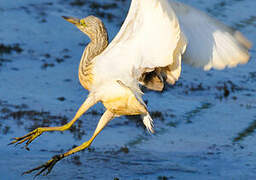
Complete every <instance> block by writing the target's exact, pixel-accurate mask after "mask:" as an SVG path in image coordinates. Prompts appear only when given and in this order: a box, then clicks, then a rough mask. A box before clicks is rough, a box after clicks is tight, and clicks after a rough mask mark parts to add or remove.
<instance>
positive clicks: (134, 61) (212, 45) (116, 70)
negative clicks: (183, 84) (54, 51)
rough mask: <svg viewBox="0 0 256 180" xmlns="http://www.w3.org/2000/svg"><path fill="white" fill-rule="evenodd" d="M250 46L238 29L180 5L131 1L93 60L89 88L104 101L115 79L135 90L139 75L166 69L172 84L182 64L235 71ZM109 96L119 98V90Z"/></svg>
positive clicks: (168, 1) (169, 0) (167, 0)
mask: <svg viewBox="0 0 256 180" xmlns="http://www.w3.org/2000/svg"><path fill="white" fill-rule="evenodd" d="M250 47H251V44H250V42H249V41H248V40H247V39H246V38H245V37H243V35H242V34H241V33H239V32H238V31H235V30H233V29H231V28H229V27H227V26H226V25H224V24H222V23H220V22H219V21H217V20H215V19H213V18H211V17H209V16H207V15H206V14H205V13H203V12H200V11H198V10H196V9H194V8H192V7H190V6H187V5H184V4H182V3H180V2H176V1H174V0H157V1H155V0H154V1H153V0H132V3H131V7H130V11H129V13H128V16H127V18H126V20H125V22H124V24H123V26H122V27H121V30H120V31H119V33H118V34H117V36H116V37H115V38H114V40H113V41H112V42H111V44H110V45H109V46H108V47H107V48H106V50H105V51H103V53H101V54H100V55H99V56H97V57H96V58H95V59H94V61H95V68H94V74H95V87H94V88H92V89H95V91H97V92H98V93H99V91H100V90H99V89H102V93H100V94H101V95H102V96H103V98H107V99H108V98H109V95H110V94H111V93H110V94H109V93H106V90H107V89H111V90H110V91H112V89H113V87H114V86H113V83H115V81H116V80H120V81H122V82H123V83H124V84H125V85H127V86H128V87H133V88H136V89H139V87H138V85H139V83H140V84H144V83H143V82H142V81H140V77H141V76H142V74H143V73H145V72H150V71H154V70H155V69H156V68H164V67H169V71H168V72H166V73H165V75H166V80H167V82H169V83H172V84H174V83H175V81H177V80H178V78H179V76H180V72H181V64H182V62H184V63H187V64H190V65H192V66H195V67H202V68H204V69H205V70H209V69H211V68H215V69H223V68H225V67H234V66H236V65H238V64H244V63H246V62H247V61H248V60H249V54H248V49H249V48H250ZM182 54H183V56H182ZM134 69H135V71H136V72H137V73H136V76H134V73H132V71H133V70H134ZM163 73H164V72H162V73H161V74H163ZM161 74H160V75H161ZM98 86H100V88H99V87H98ZM112 95H113V94H112ZM105 96H107V97H105ZM113 96H119V95H118V92H115V94H114V95H113ZM100 99H101V97H100ZM144 124H145V125H146V127H147V128H148V129H152V127H149V125H150V124H152V123H149V122H145V120H144Z"/></svg>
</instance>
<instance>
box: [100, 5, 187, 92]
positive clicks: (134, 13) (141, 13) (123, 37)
mask: <svg viewBox="0 0 256 180" xmlns="http://www.w3.org/2000/svg"><path fill="white" fill-rule="evenodd" d="M185 46H186V40H185V37H184V35H183V34H182V32H181V30H180V26H179V22H178V19H177V17H176V15H175V13H174V11H173V9H172V7H171V6H170V4H169V2H168V0H132V3H131V7H130V10H129V13H128V16H127V18H126V20H125V22H124V24H123V26H122V27H121V30H120V31H119V33H118V34H117V36H116V37H115V38H114V39H113V41H112V42H111V43H110V45H109V46H108V47H107V48H106V50H105V51H104V52H103V53H102V54H101V55H100V56H101V57H102V59H100V60H97V61H98V63H101V65H99V66H101V67H102V70H98V71H99V72H100V71H103V68H107V69H113V66H115V67H116V69H115V71H110V72H108V76H111V77H113V76H122V77H121V78H122V81H124V82H125V84H128V83H129V82H127V81H129V79H128V78H127V79H125V78H126V77H125V75H124V74H125V73H126V72H129V73H132V71H133V69H135V71H136V73H135V74H136V75H137V78H138V79H139V81H140V82H141V83H143V84H145V85H147V84H146V83H147V82H146V79H148V78H147V77H146V75H147V73H150V72H153V71H155V70H156V68H159V67H161V68H163V67H166V69H165V70H164V71H166V72H169V71H170V69H171V70H172V71H171V73H169V74H168V76H169V79H170V80H169V81H170V82H171V81H175V80H177V79H178V77H179V76H180V70H181V68H180V65H181V63H180V61H181V54H182V53H183V52H184V50H185ZM167 67H168V68H167ZM98 71H97V72H98ZM161 71H162V70H161ZM161 71H160V74H156V75H153V77H154V78H155V79H156V80H159V86H161V84H162V78H161V77H160V76H161ZM126 76H127V74H126ZM158 76H159V77H158ZM151 80H152V78H149V79H148V81H151ZM153 81H154V80H153ZM154 82H156V81H154ZM154 82H152V83H151V85H152V89H159V90H160V89H161V88H159V87H158V85H156V86H155V87H154V85H155V84H156V83H154ZM148 83H149V82H148ZM149 84H150V83H149Z"/></svg>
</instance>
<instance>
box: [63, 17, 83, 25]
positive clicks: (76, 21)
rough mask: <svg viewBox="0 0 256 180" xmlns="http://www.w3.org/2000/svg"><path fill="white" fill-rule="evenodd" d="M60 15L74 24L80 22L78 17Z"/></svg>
mask: <svg viewBox="0 0 256 180" xmlns="http://www.w3.org/2000/svg"><path fill="white" fill-rule="evenodd" d="M62 17H63V19H65V20H66V21H68V22H70V23H72V24H74V25H78V24H80V19H78V18H74V17H67V16H62Z"/></svg>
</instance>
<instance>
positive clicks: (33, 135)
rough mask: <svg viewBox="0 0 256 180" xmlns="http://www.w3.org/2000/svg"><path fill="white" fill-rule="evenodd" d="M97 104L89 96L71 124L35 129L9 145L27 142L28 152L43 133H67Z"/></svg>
mask: <svg viewBox="0 0 256 180" xmlns="http://www.w3.org/2000/svg"><path fill="white" fill-rule="evenodd" d="M96 102H97V101H95V99H94V97H93V96H90V95H89V96H88V98H87V99H86V100H85V102H84V103H83V104H82V106H81V107H80V108H79V110H78V111H77V113H76V115H75V117H74V118H73V119H72V120H71V121H70V122H68V123H67V124H65V125H63V126H58V127H39V128H37V129H35V130H34V131H32V132H30V133H28V134H26V135H25V136H22V137H16V138H13V139H14V140H13V141H12V142H11V143H9V145H11V144H16V145H18V144H21V143H23V142H25V141H26V145H25V148H26V149H27V150H29V148H28V145H29V144H30V143H31V142H32V141H33V140H34V139H36V138H37V137H38V136H40V135H41V134H42V133H43V132H46V131H65V130H67V129H69V128H70V127H71V126H72V125H73V124H74V123H75V122H76V120H77V119H78V118H79V117H81V116H82V114H84V113H85V112H86V111H87V110H88V109H89V108H90V107H91V106H93V105H94V104H95V103H96Z"/></svg>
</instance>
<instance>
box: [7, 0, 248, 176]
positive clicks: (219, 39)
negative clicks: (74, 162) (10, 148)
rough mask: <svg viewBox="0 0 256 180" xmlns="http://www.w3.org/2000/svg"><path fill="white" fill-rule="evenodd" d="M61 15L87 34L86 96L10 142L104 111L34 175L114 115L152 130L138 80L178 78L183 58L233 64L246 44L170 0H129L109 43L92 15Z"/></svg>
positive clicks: (156, 83)
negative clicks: (51, 123)
mask: <svg viewBox="0 0 256 180" xmlns="http://www.w3.org/2000/svg"><path fill="white" fill-rule="evenodd" d="M64 18H65V19H66V20H67V21H69V22H71V23H73V24H74V25H76V26H77V27H78V28H79V29H80V30H81V31H82V32H84V33H85V34H87V35H88V36H89V37H90V39H91V42H90V43H89V45H88V46H87V47H86V48H85V50H84V53H83V55H82V58H81V62H80V66H79V79H80V82H81V84H82V85H83V86H84V88H86V89H88V91H89V95H88V97H87V99H86V100H85V102H84V103H83V104H82V106H81V107H80V108H79V110H78V112H77V114H76V115H75V117H74V119H73V120H72V121H70V122H69V123H68V124H66V125H64V126H61V127H42V128H38V129H36V130H34V131H32V132H31V133H29V134H27V135H25V136H23V137H20V138H15V140H14V141H13V142H11V144H14V143H18V144H20V143H23V142H25V141H26V147H27V145H28V144H30V143H31V142H32V141H33V140H34V139H35V138H36V137H38V136H40V135H41V134H42V133H43V132H46V131H64V130H67V129H68V128H70V127H71V126H72V124H73V123H74V122H75V121H76V120H77V119H78V118H79V117H80V116H81V115H82V114H84V113H85V112H86V111H87V110H88V109H89V108H90V107H91V106H93V105H94V104H96V103H97V102H102V103H103V104H104V106H105V107H106V111H105V113H104V114H103V115H102V117H101V119H100V120H99V123H98V125H97V128H96V130H95V132H94V134H93V136H92V138H91V139H90V140H89V141H87V142H85V143H83V144H82V145H80V146H78V147H76V148H74V149H72V150H70V151H67V152H66V153H63V154H60V155H57V156H54V157H53V158H52V159H51V160H49V161H47V162H46V163H45V164H43V165H42V166H39V167H37V168H34V169H32V170H29V171H27V172H25V174H28V173H31V172H33V171H35V170H39V172H38V173H37V174H36V176H37V175H39V174H41V173H42V172H44V171H45V170H47V172H46V174H48V173H50V172H51V170H52V168H53V166H54V165H55V164H56V163H57V162H58V161H59V160H61V159H63V158H64V157H67V156H69V155H71V154H73V153H76V152H78V151H81V150H83V149H85V148H88V147H89V146H90V144H91V143H92V141H93V140H94V138H95V137H96V136H97V135H98V134H99V133H100V131H101V130H102V129H103V128H104V127H105V126H106V125H107V124H108V122H109V121H111V120H112V119H113V118H114V117H118V116H121V115H138V114H139V115H141V116H142V120H143V123H144V125H145V126H146V128H147V129H148V130H149V131H150V132H153V120H152V118H151V117H150V113H149V112H148V110H147V107H146V105H145V103H144V102H143V100H142V95H143V93H142V92H141V90H140V85H143V86H146V87H148V88H149V89H152V90H157V91H161V90H162V89H163V87H164V82H165V81H166V82H168V83H170V84H174V83H175V82H176V81H177V80H178V79H179V77H180V73H181V64H182V63H183V62H184V63H186V64H190V65H192V66H195V67H201V68H203V69H204V70H209V69H211V68H214V69H223V68H225V67H235V66H236V65H238V64H244V63H247V61H248V60H249V58H250V56H249V53H248V50H249V49H250V48H251V43H250V42H249V41H248V40H247V39H246V38H245V37H244V36H243V35H242V34H241V33H240V32H238V31H235V30H233V29H231V28H230V27H227V26H226V25H224V24H222V23H221V22H219V21H217V20H215V19H213V18H211V17H209V16H208V15H206V14H205V13H203V12H200V11H198V10H196V9H194V8H192V7H190V6H187V5H185V4H183V3H180V2H177V1H174V0H132V2H131V7H130V10H129V12H128V15H127V17H126V20H125V22H124V24H123V25H122V27H121V29H120V31H119V33H118V34H117V35H116V37H115V38H114V39H113V41H112V42H111V43H110V44H109V45H108V36H107V32H106V29H105V27H104V25H103V23H102V22H101V20H99V19H98V18H96V17H94V16H89V17H87V18H84V19H81V20H80V19H77V18H72V17H64Z"/></svg>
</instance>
